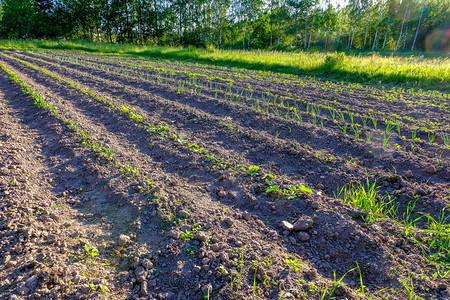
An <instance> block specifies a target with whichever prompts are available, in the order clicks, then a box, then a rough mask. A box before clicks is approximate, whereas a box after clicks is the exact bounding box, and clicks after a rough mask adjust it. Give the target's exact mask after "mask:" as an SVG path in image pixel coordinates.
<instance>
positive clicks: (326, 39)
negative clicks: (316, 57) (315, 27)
mask: <svg viewBox="0 0 450 300" xmlns="http://www.w3.org/2000/svg"><path fill="white" fill-rule="evenodd" d="M325 27H326V28H327V31H326V33H325V51H326V50H327V43H328V22H326V23H325Z"/></svg>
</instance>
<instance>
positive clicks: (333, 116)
mask: <svg viewBox="0 0 450 300" xmlns="http://www.w3.org/2000/svg"><path fill="white" fill-rule="evenodd" d="M328 110H329V111H330V115H331V119H332V120H333V121H334V120H336V110H335V109H334V108H332V107H328Z"/></svg>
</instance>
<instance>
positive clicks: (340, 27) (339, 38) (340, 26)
mask: <svg viewBox="0 0 450 300" xmlns="http://www.w3.org/2000/svg"><path fill="white" fill-rule="evenodd" d="M342 18H343V16H342V17H341V22H340V25H339V36H338V40H337V44H336V48H337V47H338V46H339V43H340V41H341V32H342Z"/></svg>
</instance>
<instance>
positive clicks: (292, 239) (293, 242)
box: [289, 236, 297, 245]
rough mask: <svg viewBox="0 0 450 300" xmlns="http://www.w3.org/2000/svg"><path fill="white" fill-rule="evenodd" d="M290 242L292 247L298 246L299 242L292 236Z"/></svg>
mask: <svg viewBox="0 0 450 300" xmlns="http://www.w3.org/2000/svg"><path fill="white" fill-rule="evenodd" d="M289 242H291V244H292V245H296V244H297V241H296V240H295V239H294V238H293V237H292V236H291V237H289Z"/></svg>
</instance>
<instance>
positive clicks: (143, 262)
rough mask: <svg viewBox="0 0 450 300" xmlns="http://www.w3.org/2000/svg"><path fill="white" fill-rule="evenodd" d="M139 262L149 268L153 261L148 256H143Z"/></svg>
mask: <svg viewBox="0 0 450 300" xmlns="http://www.w3.org/2000/svg"><path fill="white" fill-rule="evenodd" d="M141 264H142V266H143V267H144V268H145V269H147V270H149V269H151V268H152V267H153V263H152V262H151V261H150V260H149V259H148V258H144V259H143V260H142V262H141Z"/></svg>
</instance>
